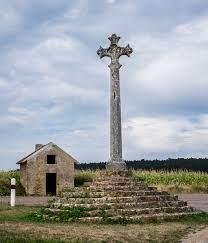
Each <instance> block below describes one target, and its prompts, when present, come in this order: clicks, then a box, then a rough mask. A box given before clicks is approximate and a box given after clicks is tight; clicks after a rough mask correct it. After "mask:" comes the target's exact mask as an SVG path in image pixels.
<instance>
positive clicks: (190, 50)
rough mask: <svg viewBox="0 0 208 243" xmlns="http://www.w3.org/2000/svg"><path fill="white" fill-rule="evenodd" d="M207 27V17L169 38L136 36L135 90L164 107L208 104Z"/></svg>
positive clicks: (166, 36) (163, 36)
mask: <svg viewBox="0 0 208 243" xmlns="http://www.w3.org/2000/svg"><path fill="white" fill-rule="evenodd" d="M207 24H208V18H207V17H204V18H202V19H198V20H195V21H192V22H191V23H188V24H185V25H178V26H176V28H175V29H174V30H173V31H172V32H171V33H169V34H168V35H167V34H162V35H160V36H159V37H153V36H150V35H149V36H137V37H132V42H133V43H134V45H135V46H134V50H135V55H134V56H133V58H132V59H134V62H135V63H137V64H135V65H133V68H132V69H131V73H132V74H131V78H130V85H132V88H134V90H139V89H140V90H141V89H142V92H143V96H146V97H150V98H151V99H152V100H154V101H155V102H156V103H158V102H159V104H160V105H167V104H171V105H172V104H176V105H177V104H183V105H192V106H201V105H204V104H205V102H208V96H207V93H206V90H207V89H208V81H207V67H206V66H207V65H206V63H208V42H207V40H208V31H207ZM131 62H133V61H131ZM196 91H197V92H196ZM141 95H142V94H141Z"/></svg>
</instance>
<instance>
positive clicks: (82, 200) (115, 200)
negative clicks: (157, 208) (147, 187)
mask: <svg viewBox="0 0 208 243" xmlns="http://www.w3.org/2000/svg"><path fill="white" fill-rule="evenodd" d="M176 200H178V197H177V196H171V195H144V196H131V197H102V198H97V197H96V198H63V199H60V202H65V203H69V204H72V203H75V204H79V203H81V204H83V203H87V204H89V203H91V204H93V203H96V204H97V203H132V202H151V201H176Z"/></svg>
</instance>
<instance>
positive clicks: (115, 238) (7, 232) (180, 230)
mask: <svg viewBox="0 0 208 243" xmlns="http://www.w3.org/2000/svg"><path fill="white" fill-rule="evenodd" d="M37 210H39V208H38V207H27V206H18V207H14V208H11V207H9V206H1V205H0V242H23V243H24V242H43V243H45V242H46V243H47V242H52V243H53V242H58V243H62V242H73V243H75V242H77V243H83V242H86V243H87V242H102V243H104V242H106V243H107V242H135V243H136V242H138V241H139V240H141V239H142V240H143V241H142V242H179V239H181V237H183V236H184V235H185V234H187V233H188V232H189V231H190V230H191V231H193V230H195V229H198V228H200V227H204V226H206V225H207V221H206V220H204V219H205V218H207V215H206V214H204V215H200V216H197V218H195V219H194V218H193V219H192V220H190V218H189V219H186V220H184V221H181V222H165V223H157V224H156V223H154V224H129V223H128V224H124V223H125V222H122V224H121V222H120V223H119V224H118V223H116V224H115V222H114V224H84V223H74V222H70V223H63V222H62V223H59V222H53V223H48V222H41V221H39V222H38V221H36V222H33V221H29V220H28V217H27V216H28V215H30V214H31V213H32V212H36V211H37Z"/></svg>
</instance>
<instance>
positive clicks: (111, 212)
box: [46, 206, 194, 217]
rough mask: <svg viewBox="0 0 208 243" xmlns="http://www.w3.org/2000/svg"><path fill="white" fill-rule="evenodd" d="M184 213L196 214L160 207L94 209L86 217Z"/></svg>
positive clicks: (65, 210) (192, 210)
mask: <svg viewBox="0 0 208 243" xmlns="http://www.w3.org/2000/svg"><path fill="white" fill-rule="evenodd" d="M46 211H49V212H52V213H54V214H56V213H58V212H67V211H69V210H68V209H56V208H55V209H54V208H47V209H46ZM182 212H184V213H185V212H194V209H193V208H192V207H189V206H183V207H180V206H175V207H158V208H129V209H126V208H125V209H105V210H100V209H94V210H93V209H92V210H91V211H86V212H85V213H86V216H85V217H114V216H118V215H119V216H120V217H123V216H126V217H128V216H133V215H134V216H135V215H145V214H159V213H182Z"/></svg>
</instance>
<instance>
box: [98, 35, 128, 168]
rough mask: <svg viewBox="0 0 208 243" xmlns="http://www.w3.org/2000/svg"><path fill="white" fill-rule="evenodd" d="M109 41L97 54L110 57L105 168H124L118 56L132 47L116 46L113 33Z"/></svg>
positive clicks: (116, 42)
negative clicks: (108, 116)
mask: <svg viewBox="0 0 208 243" xmlns="http://www.w3.org/2000/svg"><path fill="white" fill-rule="evenodd" d="M108 39H109V40H110V42H111V44H110V47H109V48H106V49H104V48H102V47H100V48H99V50H98V51H97V54H98V55H99V56H100V58H103V57H105V56H107V57H110V58H111V63H110V65H109V68H110V73H111V91H110V110H111V114H110V160H109V162H108V163H107V169H110V170H117V171H119V170H125V169H126V164H125V162H124V161H123V160H122V133H121V99H120V80H119V69H120V67H121V66H122V65H121V64H120V63H119V58H120V56H122V55H126V56H128V57H129V56H130V54H131V53H132V51H133V50H132V48H131V47H130V46H129V45H127V46H126V47H120V46H118V41H119V39H120V37H119V36H117V35H116V34H113V35H112V36H110V37H109V38H108Z"/></svg>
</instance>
